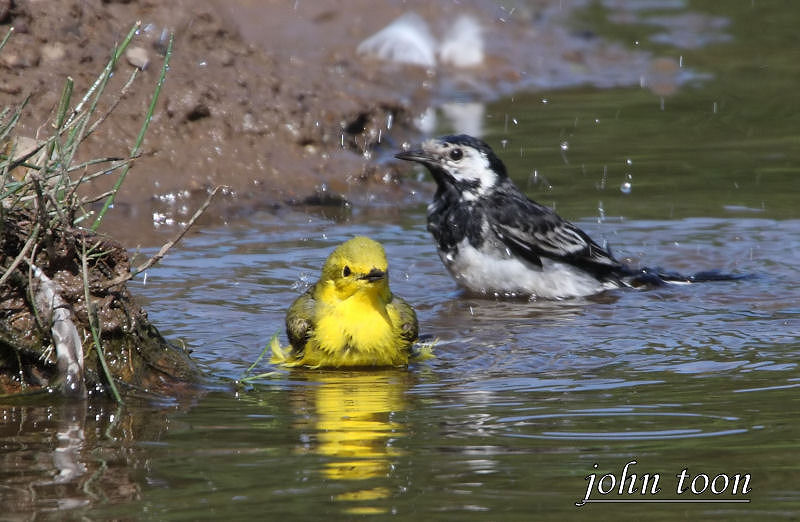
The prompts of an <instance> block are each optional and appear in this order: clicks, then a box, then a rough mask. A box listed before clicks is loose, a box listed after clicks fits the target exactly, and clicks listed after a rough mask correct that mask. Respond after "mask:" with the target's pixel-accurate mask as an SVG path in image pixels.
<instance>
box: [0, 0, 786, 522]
mask: <svg viewBox="0 0 800 522" xmlns="http://www.w3.org/2000/svg"><path fill="white" fill-rule="evenodd" d="M681 5H682V4H681ZM692 5H693V6H694V7H695V8H697V9H699V10H702V11H706V12H713V9H714V8H715V7H714V4H713V3H705V2H697V3H692ZM716 9H722V8H721V7H716ZM737 9H738V11H733V12H732V13H729V14H730V16H731V18H730V19H731V23H730V25H729V26H728V28H727V32H726V34H731V35H734V36H735V37H734V38H732V39H731V40H730V41H727V42H726V41H723V42H719V43H716V44H714V45H710V46H705V47H701V48H698V49H688V50H687V49H685V48H681V47H679V46H677V45H674V46H672V47H670V46H669V45H665V44H662V43H659V42H660V41H661V40H658V39H656V41H655V42H652V41H650V40H648V39H645V38H642V39H641V42H642V43H641V45H642V46H646V45H650V46H652V48H653V49H654V50H655V51H658V52H671V53H674V54H678V53H680V54H681V55H682V56H683V61H684V63H686V64H693V66H694V67H697V70H698V71H700V72H704V73H707V74H708V75H710V77H709V78H706V79H705V80H702V81H701V80H697V81H694V82H691V83H690V84H689V85H685V86H683V87H681V88H680V89H679V90H678V91H677V92H676V93H674V94H672V95H669V96H666V97H664V99H663V100H662V99H661V98H662V97H661V96H660V95H659V94H656V93H654V92H652V91H650V90H647V89H639V88H629V89H611V90H595V89H591V88H581V89H573V90H570V91H552V92H544V93H542V92H537V93H532V94H520V95H516V96H514V97H513V98H508V99H502V100H498V101H497V102H495V103H493V104H491V105H489V106H488V107H487V108H486V114H487V121H486V129H487V131H488V134H487V135H486V139H487V140H488V141H489V142H490V143H491V144H492V145H493V146H494V147H495V148H496V149H497V150H498V152H500V153H501V155H502V157H503V159H504V161H506V163H507V165H508V167H509V169H510V171H511V172H513V173H514V176H515V179H516V180H517V182H518V183H519V184H520V186H523V187H525V188H526V189H527V190H528V192H529V194H531V196H533V197H535V198H536V199H538V200H539V201H541V202H543V203H547V204H550V205H554V206H555V207H556V208H557V209H558V211H559V212H560V213H561V214H562V215H563V216H565V217H567V218H569V219H571V220H573V221H575V222H576V223H577V224H579V226H581V227H582V228H583V229H584V230H586V231H587V232H588V233H589V234H590V235H591V236H592V237H594V238H595V239H596V240H598V241H608V242H609V244H610V245H611V246H612V248H613V250H614V251H615V253H616V254H617V256H618V257H620V258H625V259H629V260H631V261H633V262H638V263H642V264H645V265H649V266H663V267H667V268H669V269H673V270H676V271H683V272H691V271H696V270H705V269H711V268H718V269H722V270H724V271H732V272H739V273H748V274H752V275H753V277H750V278H747V279H742V280H738V281H733V282H721V283H708V284H697V285H691V286H674V287H667V288H664V289H659V290H654V291H647V292H639V291H615V292H610V293H607V294H604V295H601V296H596V297H592V298H588V299H579V300H567V301H559V302H543V301H539V302H532V303H528V302H524V301H497V300H494V299H482V298H475V297H471V296H465V295H463V294H462V293H461V292H460V291H459V290H458V289H457V287H456V286H455V284H454V283H453V281H452V280H451V279H450V278H449V276H448V275H447V274H446V272H445V270H444V268H443V267H442V265H441V263H440V261H439V260H438V257H437V255H436V253H435V250H434V247H433V245H432V242H431V239H430V237H429V235H428V233H427V232H426V230H425V224H424V221H425V217H424V213H425V209H424V201H425V200H427V198H428V197H429V194H430V192H428V193H426V194H422V195H421V196H420V198H419V201H420V202H419V203H418V204H412V205H409V206H407V207H403V208H400V209H397V208H384V207H378V208H356V209H354V210H353V211H352V213H349V214H347V215H344V216H334V217H333V218H331V217H326V216H325V215H323V214H320V213H311V214H305V213H300V212H295V211H288V210H287V211H281V212H279V213H277V214H273V213H259V214H254V215H252V216H250V217H249V218H248V219H246V220H242V221H239V222H235V223H231V224H230V225H229V226H227V227H223V228H210V229H205V230H200V231H198V232H197V233H195V234H194V235H193V236H191V237H189V238H187V240H186V241H185V243H182V245H181V246H180V247H179V248H176V249H173V250H172V251H171V253H170V254H169V256H168V257H167V258H166V259H165V260H164V261H163V262H162V263H161V264H160V265H159V266H158V267H157V268H155V269H152V270H150V272H149V274H148V278H147V280H146V284H145V283H144V282H143V281H142V280H141V279H139V280H137V281H136V282H135V283H133V284H132V289H133V291H134V292H135V293H136V294H137V295H139V296H141V297H142V299H143V300H144V301H145V307H146V309H147V310H148V311H149V313H150V317H151V319H152V320H153V321H154V322H155V323H156V324H158V325H160V328H161V330H162V333H164V334H165V335H167V336H168V337H169V338H170V339H173V340H176V341H183V342H185V343H186V344H187V345H189V346H190V347H192V348H193V350H194V352H193V355H194V357H195V358H196V359H197V360H198V361H199V363H200V364H201V365H202V367H203V368H204V369H205V370H206V371H207V374H208V375H209V384H208V387H207V389H206V390H205V391H204V392H203V393H198V395H197V396H196V397H194V398H193V399H192V400H191V401H186V402H179V403H176V402H171V401H164V402H163V403H158V404H155V405H153V404H131V405H128V406H126V407H125V408H117V407H115V406H110V405H102V404H100V405H97V404H95V405H92V406H91V408H90V409H88V410H86V409H85V407H68V406H59V405H47V406H41V407H22V406H17V407H6V408H4V409H3V410H2V411H3V415H4V416H3V418H2V423H0V428H2V430H3V432H2V435H3V436H2V438H0V442H1V443H2V448H3V449H2V452H0V458H2V459H3V462H4V465H3V466H2V468H0V499H2V500H3V503H4V505H7V506H10V507H9V508H7V509H8V511H7V512H8V513H10V516H18V517H19V518H22V517H26V518H27V517H29V515H30V514H31V513H37V514H38V515H39V516H40V517H41V518H45V519H48V518H60V517H63V516H64V512H63V511H62V512H58V511H57V510H58V509H62V510H63V509H69V510H71V511H69V512H67V513H70V515H69V516H72V515H73V514H74V516H75V517H79V516H87V517H89V518H109V517H123V518H146V519H159V520H162V519H166V520H171V519H229V518H236V519H243V518H248V517H252V518H265V517H275V518H279V517H283V518H287V519H288V518H290V517H291V518H294V519H307V518H312V517H314V518H320V517H323V516H325V517H334V518H358V517H359V516H368V515H374V516H378V517H380V518H384V517H387V516H389V515H395V516H398V517H400V518H401V519H403V520H406V519H412V518H416V519H420V518H422V519H432V518H436V519H443V520H487V519H489V520H529V519H531V518H532V517H537V518H542V519H564V518H565V517H568V518H576V517H578V516H583V517H587V518H592V519H609V518H624V519H641V518H644V517H647V518H648V519H657V520H658V519H674V518H677V517H681V518H684V517H691V518H721V519H742V518H748V519H750V518H770V519H775V518H791V517H796V516H797V513H798V512H800V486H798V484H800V461H798V459H797V458H796V455H797V451H798V444H797V440H798V428H797V424H796V421H797V414H796V411H797V410H798V399H797V396H798V395H797V392H798V390H797V388H798V387H800V371H799V370H798V365H797V360H798V353H799V352H800V340H799V339H798V330H800V307H798V303H800V283H798V281H797V271H796V265H797V260H798V259H800V239H798V238H799V237H800V213H798V211H797V200H796V197H797V188H798V182H797V180H796V171H797V165H798V164H800V158H798V150H797V147H796V139H797V138H796V133H797V131H796V129H797V128H800V127H799V126H798V123H800V121H798V119H800V118H798V115H797V112H796V111H794V109H793V108H794V107H796V106H797V94H796V89H794V86H791V88H789V87H788V82H787V78H796V77H798V76H797V72H798V71H797V68H798V65H797V63H796V60H795V59H790V58H789V57H788V56H789V55H790V54H791V53H784V52H783V51H784V46H783V45H782V44H781V42H785V41H788V40H785V39H781V38H780V35H784V36H785V37H786V38H789V36H788V35H790V34H791V35H793V34H794V33H793V32H791V31H790V29H791V27H793V26H794V22H796V19H797V14H796V13H794V12H788V13H784V12H783V11H782V10H781V11H772V10H770V9H758V10H751V8H749V7H746V6H739V7H738V8H737ZM783 9H789V8H788V7H787V6H786V5H785V4H784V7H783ZM795 11H796V10H795ZM670 12H672V11H670ZM719 14H725V13H719ZM776 14H778V15H781V16H782V17H779V18H778V19H776V18H775V15H776ZM760 24H767V25H768V27H770V28H771V30H769V31H768V30H766V29H764V30H760V31H758V32H753V31H752V30H751V29H749V28H750V27H757V26H760ZM636 27H640V26H636V25H634V26H624V27H622V28H620V27H617V26H611V27H608V28H604V27H602V26H601V27H599V28H598V29H597V30H598V31H601V32H602V31H609V32H613V31H618V33H613V34H619V35H620V36H619V37H620V38H621V39H625V38H626V31H632V30H633V29H635V28H636ZM792 37H793V36H792ZM648 41H650V42H651V43H649V44H648V43H647V42H648ZM794 58H796V56H795V57H794ZM792 60H794V61H792ZM687 66H688V65H687ZM543 98H546V99H547V100H548V103H546V104H543V103H541V100H542V99H543ZM662 102H663V103H662ZM714 103H716V111H715V110H714V105H713V104H714ZM506 115H508V120H509V121H511V120H512V119H513V121H514V122H515V123H514V124H512V125H510V126H508V127H506V125H505V121H507V118H506ZM447 130H448V129H442V131H447ZM504 140H505V147H503V146H502V145H501V143H502V142H503V141H504ZM562 142H567V143H568V144H569V145H568V147H567V148H566V149H564V148H563V147H562V146H561V144H562ZM534 171H536V174H537V175H536V176H533V175H532V174H533V173H534ZM537 180H538V181H542V180H546V181H544V182H537ZM626 182H628V183H630V191H629V193H626V191H625V190H620V189H621V187H622V185H623V184H624V183H626ZM430 189H431V188H430V187H427V188H426V189H425V190H428V191H430ZM357 234H364V235H368V236H371V237H373V238H374V239H376V240H379V241H381V242H382V243H383V244H384V245H385V247H386V249H387V253H388V257H389V259H390V271H391V285H392V289H393V290H394V292H395V293H397V294H398V295H401V296H403V297H404V298H406V299H407V300H408V301H409V302H411V303H412V304H413V305H414V306H415V308H416V309H417V311H418V315H419V319H420V325H421V330H422V332H423V333H424V334H427V335H430V336H433V337H435V338H438V343H437V345H436V348H435V353H436V358H435V359H433V360H431V361H427V362H425V363H419V364H416V365H414V366H413V367H411V368H410V369H408V370H382V371H375V372H348V371H335V372H334V371H303V370H300V371H292V372H286V371H282V370H278V371H276V372H275V373H274V374H273V375H272V376H270V377H265V378H263V379H260V380H258V381H257V382H256V383H254V384H252V385H248V386H244V387H240V388H235V387H234V386H233V385H232V381H234V380H236V379H238V378H239V377H240V376H241V375H242V374H243V373H244V372H245V371H246V369H247V368H248V367H249V366H250V364H251V363H252V362H253V361H255V360H256V359H257V358H258V356H259V354H260V353H261V351H262V349H263V348H264V346H265V345H266V343H267V341H268V339H269V338H270V337H271V336H272V335H273V334H274V333H276V332H280V333H281V335H283V333H282V330H283V317H284V313H285V310H286V307H287V306H288V305H289V303H290V302H291V300H292V299H294V297H296V296H297V295H298V293H299V292H300V291H301V290H302V288H303V287H304V285H305V284H308V283H309V282H312V281H313V280H315V279H316V277H317V275H318V272H319V269H320V267H321V264H322V262H323V260H324V258H325V257H326V256H327V254H328V253H329V252H330V250H331V249H332V248H333V247H334V246H335V245H337V244H338V243H340V242H342V241H344V240H346V239H348V238H350V237H352V236H353V235H357ZM282 339H284V341H285V337H282ZM256 370H257V371H263V372H268V371H271V370H275V369H274V368H271V367H270V366H269V365H268V364H266V363H263V362H262V363H260V364H259V366H258V367H257V368H256ZM633 460H635V461H636V462H637V463H636V464H633V465H631V467H629V470H630V472H633V473H637V474H638V475H639V477H640V478H641V476H642V475H644V474H645V473H648V474H651V475H654V474H656V473H658V474H659V476H660V482H659V485H660V487H661V491H660V492H658V493H657V494H646V495H640V494H636V495H623V496H620V495H618V494H617V493H616V490H615V492H613V493H609V494H607V495H601V494H600V493H598V492H597V491H596V490H595V491H594V492H592V493H591V495H590V498H591V499H620V498H626V499H629V498H639V499H651V500H653V499H655V500H667V499H671V500H687V499H694V500H698V499H699V500H710V499H716V500H750V503H717V504H712V503H705V504H700V503H698V504H675V503H658V504H587V505H585V506H583V507H580V508H579V507H576V506H575V503H576V502H579V501H581V500H582V499H584V498H585V496H586V492H587V486H588V485H589V481H587V480H586V477H587V476H589V475H590V474H592V473H596V477H597V480H598V481H599V480H600V478H601V477H602V476H603V475H604V474H606V473H613V474H615V475H616V477H617V478H618V479H619V478H620V475H621V474H622V469H623V467H624V466H625V464H626V463H629V462H630V461H633ZM595 464H597V467H596V468H595V467H594V465H595ZM684 469H685V470H686V473H687V476H688V477H689V479H688V480H689V481H691V480H692V479H694V477H697V476H698V475H699V474H705V475H706V476H708V478H709V481H711V480H713V479H715V478H716V477H718V476H720V475H725V476H726V477H728V478H729V479H730V480H731V481H732V480H733V479H734V478H735V477H736V476H737V475H738V476H740V477H744V476H745V475H746V474H749V475H750V482H749V486H750V489H751V490H750V491H749V492H748V493H747V494H743V493H742V492H741V491H739V492H738V494H732V484H733V482H731V483H730V485H729V487H728V488H727V490H726V492H725V493H724V494H721V495H714V494H712V493H710V491H706V492H705V493H703V494H700V495H692V494H691V491H688V492H687V491H684V493H683V494H682V495H678V494H677V492H676V488H677V485H678V482H679V478H678V476H677V475H679V474H680V473H681V472H682V470H684ZM605 480H606V481H605V482H604V483H603V484H604V486H608V485H609V484H610V481H611V479H610V478H607V479H605ZM722 481H723V479H722V478H720V479H718V481H717V482H716V485H717V486H719V487H721V484H722V483H723V482H722ZM638 484H639V486H641V481H640V482H639V483H638ZM689 484H690V483H686V484H684V487H685V488H686V487H689ZM702 484H703V479H702V477H701V478H700V479H699V481H695V485H696V487H697V488H698V489H700V488H701V487H702ZM710 487H711V486H710V485H709V488H710Z"/></svg>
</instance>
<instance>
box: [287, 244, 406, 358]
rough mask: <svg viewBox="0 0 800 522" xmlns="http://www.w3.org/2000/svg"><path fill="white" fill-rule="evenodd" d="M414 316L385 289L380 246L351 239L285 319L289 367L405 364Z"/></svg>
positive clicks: (385, 273)
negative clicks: (288, 347)
mask: <svg viewBox="0 0 800 522" xmlns="http://www.w3.org/2000/svg"><path fill="white" fill-rule="evenodd" d="M418 332H419V326H418V324H417V314H416V313H414V309H413V308H411V305H409V304H408V303H407V302H405V301H404V300H403V299H401V298H399V297H397V296H395V295H393V294H392V292H391V290H389V272H388V262H387V261H386V253H385V252H384V250H383V247H382V246H381V244H380V243H378V242H376V241H373V240H372V239H369V238H367V237H355V238H353V239H351V240H349V241H346V242H344V243H342V244H341V245H339V246H338V247H337V248H336V249H335V250H334V251H333V252H332V253H331V255H330V256H329V257H328V259H327V261H325V266H323V267H322V275H321V277H320V279H319V281H317V283H316V284H314V285H313V286H312V287H311V288H309V289H308V291H307V292H305V293H304V294H303V295H301V296H300V297H298V298H297V299H296V300H295V302H294V303H292V306H291V307H289V311H288V313H287V314H286V334H287V336H288V337H289V342H290V343H291V347H292V348H291V352H290V353H289V354H288V357H287V359H288V360H289V361H290V362H289V364H290V365H292V366H300V365H302V366H310V367H353V366H402V365H406V364H408V361H409V357H411V356H412V355H413V354H412V346H413V344H414V342H415V341H416V340H417V335H418Z"/></svg>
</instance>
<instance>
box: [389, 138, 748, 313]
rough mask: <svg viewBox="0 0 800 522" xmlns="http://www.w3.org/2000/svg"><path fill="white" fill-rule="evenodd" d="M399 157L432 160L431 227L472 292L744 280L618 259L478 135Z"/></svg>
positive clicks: (577, 290) (588, 290) (533, 292)
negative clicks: (521, 183)
mask: <svg viewBox="0 0 800 522" xmlns="http://www.w3.org/2000/svg"><path fill="white" fill-rule="evenodd" d="M395 157H397V158H398V159H402V160H408V161H415V162H417V163H421V164H423V165H425V167H427V168H428V170H429V171H430V173H431V175H432V176H433V179H434V180H435V181H436V186H437V188H436V194H435V195H434V197H433V201H432V202H431V204H430V205H428V230H429V231H430V232H431V234H433V238H434V240H435V241H436V246H437V249H438V251H439V257H441V258H442V262H443V263H444V264H445V266H446V267H447V269H448V270H449V271H450V273H451V274H452V275H453V277H454V278H455V279H456V280H457V281H458V282H459V284H461V285H462V286H464V287H466V288H467V289H469V290H471V291H473V292H478V293H481V294H489V295H492V294H493V295H498V296H515V295H522V296H530V297H532V298H533V297H541V298H551V299H552V298H556V299H557V298H566V297H578V296H586V295H591V294H595V293H598V292H601V291H603V290H607V289H612V288H619V287H626V286H627V287H641V286H658V285H662V284H665V283H667V282H676V283H691V282H696V281H710V280H728V279H736V278H737V276H731V275H726V274H720V273H717V272H701V273H697V274H695V275H691V276H683V275H680V274H673V273H665V272H662V271H660V270H657V269H649V268H642V269H636V268H633V267H630V266H628V265H626V264H624V263H622V262H620V261H618V260H617V259H616V258H614V256H613V255H612V254H611V252H609V251H608V250H607V249H606V248H603V247H602V246H600V245H598V244H597V243H595V242H594V241H592V239H591V238H590V237H589V236H588V235H586V233H585V232H583V231H582V230H581V229H580V228H578V227H576V226H575V225H573V224H572V223H570V222H569V221H565V220H564V219H562V218H561V217H560V216H559V215H558V214H556V213H555V212H554V211H553V210H552V209H550V208H548V207H545V206H543V205H540V204H539V203H536V202H535V201H532V200H530V199H528V198H527V197H526V196H525V195H524V194H523V193H522V192H521V191H520V190H519V189H518V188H517V186H516V185H514V182H513V181H511V179H510V178H509V177H508V174H507V172H506V167H505V165H503V162H502V161H500V159H499V158H498V157H497V156H496V155H495V154H494V152H493V151H492V149H491V148H489V146H488V145H487V144H486V143H484V142H483V141H481V140H479V139H477V138H473V137H472V136H468V135H465V134H461V135H457V136H442V137H440V138H436V139H431V140H428V141H426V142H424V143H423V144H422V146H421V148H419V149H416V150H406V151H403V152H400V153H398V154H396V155H395Z"/></svg>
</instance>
